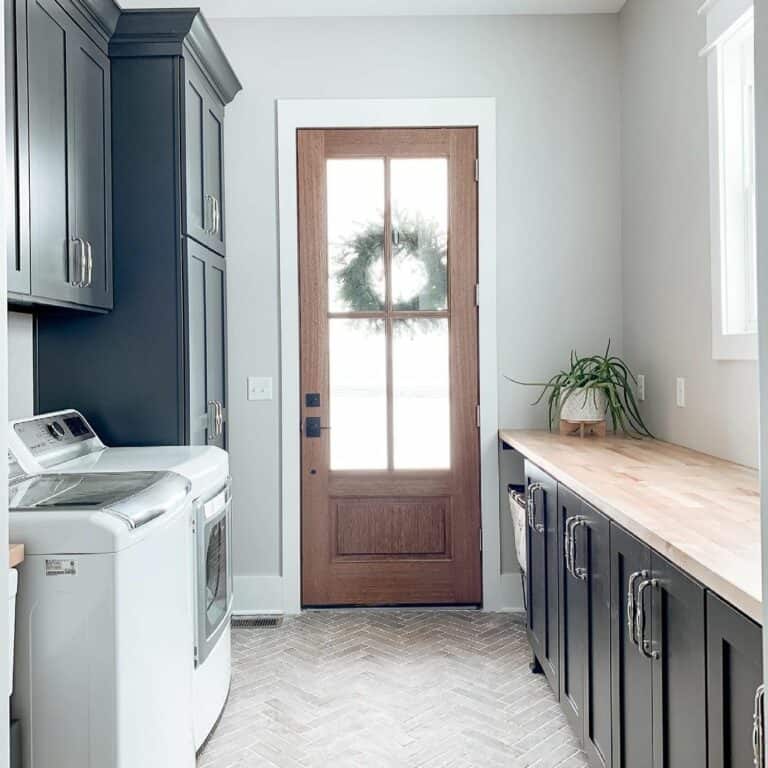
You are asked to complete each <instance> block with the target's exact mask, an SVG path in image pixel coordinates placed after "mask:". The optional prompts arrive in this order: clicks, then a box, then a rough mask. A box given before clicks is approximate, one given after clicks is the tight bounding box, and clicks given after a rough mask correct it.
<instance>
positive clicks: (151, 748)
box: [9, 459, 195, 768]
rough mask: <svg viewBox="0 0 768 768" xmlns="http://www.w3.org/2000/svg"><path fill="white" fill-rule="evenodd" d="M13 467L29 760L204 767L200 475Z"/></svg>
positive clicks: (60, 767)
mask: <svg viewBox="0 0 768 768" xmlns="http://www.w3.org/2000/svg"><path fill="white" fill-rule="evenodd" d="M9 470H10V473H9V474H10V481H9V526H10V534H11V538H12V540H13V541H18V542H21V543H23V544H24V546H25V550H26V553H25V559H24V562H23V563H22V564H21V566H20V588H19V593H18V597H17V604H16V615H17V619H16V641H17V642H16V653H15V656H16V659H15V681H14V682H15V685H14V693H13V696H12V698H11V712H12V717H14V718H18V719H19V720H20V721H21V734H22V744H23V749H22V752H23V764H24V765H25V766H26V768H107V767H109V768H137V766H142V768H168V767H169V766H170V767H172V768H193V766H194V764H195V748H194V738H193V732H192V711H191V710H192V701H191V682H192V681H191V676H190V674H189V669H190V665H191V664H192V649H191V647H190V644H189V631H190V627H191V625H192V605H191V600H190V599H189V598H190V594H189V580H188V577H187V572H188V569H189V568H190V567H191V565H190V551H191V537H192V534H191V526H190V524H189V521H190V514H191V496H190V484H189V482H188V481H187V480H186V479H185V478H183V477H181V476H179V475H175V474H172V473H167V472H136V473H120V474H104V473H102V474H97V475H93V474H84V475H79V474H74V473H73V474H66V475H56V474H43V475H37V476H29V475H26V474H25V473H24V472H23V471H22V470H21V469H20V468H19V467H18V465H17V464H16V463H15V462H13V461H12V460H10V459H9Z"/></svg>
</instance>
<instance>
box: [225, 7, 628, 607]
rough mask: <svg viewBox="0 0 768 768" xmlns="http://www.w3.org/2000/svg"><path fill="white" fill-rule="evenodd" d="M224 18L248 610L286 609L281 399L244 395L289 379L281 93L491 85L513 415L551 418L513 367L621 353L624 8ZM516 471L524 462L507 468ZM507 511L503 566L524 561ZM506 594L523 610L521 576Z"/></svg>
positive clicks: (233, 352)
mask: <svg viewBox="0 0 768 768" xmlns="http://www.w3.org/2000/svg"><path fill="white" fill-rule="evenodd" d="M212 26H213V28H214V31H215V33H216V35H217V36H218V38H219V39H220V41H221V43H222V45H223V47H224V49H225V51H226V53H227V55H228V56H229V57H230V59H231V61H232V64H233V65H234V68H235V70H236V71H237V73H238V75H239V77H240V78H241V79H242V81H243V86H244V89H243V92H242V93H241V94H239V95H238V97H237V98H236V99H235V101H234V103H233V104H232V105H231V106H230V107H229V108H228V114H227V128H226V140H227V147H226V151H227V168H226V171H227V190H226V192H227V211H228V215H229V219H228V226H229V230H228V233H227V237H228V258H227V263H228V291H229V297H228V298H229V334H230V337H229V365H230V369H229V370H230V425H231V441H230V448H231V460H232V474H233V477H234V483H235V488H234V493H235V498H236V500H237V501H236V507H235V509H234V516H235V519H234V534H235V535H234V565H235V573H236V596H237V605H236V608H238V609H240V610H253V609H257V608H262V609H264V608H279V607H280V601H281V585H280V578H279V574H280V568H281V563H280V495H279V490H280V486H279V482H280V467H279V456H280V434H279V426H280V425H279V402H278V400H277V399H276V400H274V401H272V402H247V401H246V399H245V392H246V389H245V386H246V376H247V375H249V374H251V375H264V376H272V377H273V378H274V380H275V391H276V392H277V391H279V389H278V388H279V338H278V330H279V307H278V253H277V210H276V202H275V198H276V162H275V150H276V147H275V100H276V99H279V98H288V97H317V98H323V97H366V98H370V97H377V96H379V97H440V96H451V97H453V96H495V97H496V99H497V107H498V222H499V223H498V242H499V250H498V283H497V290H498V300H499V324H498V331H499V337H498V343H499V360H500V372H499V377H500V398H499V399H500V403H499V405H500V423H501V424H503V425H505V426H510V427H524V426H538V427H541V426H544V415H543V412H542V411H541V410H533V409H531V408H530V407H529V403H530V401H531V399H532V394H533V393H532V392H531V391H528V390H523V389H520V388H516V387H514V386H513V385H511V384H509V383H508V382H506V381H505V380H504V379H503V374H510V375H514V376H517V377H522V378H534V379H536V378H541V377H543V376H547V375H549V374H551V372H552V371H553V370H555V369H557V368H559V367H560V366H561V365H562V364H563V362H564V361H565V360H566V359H567V357H566V356H567V354H568V351H569V349H570V348H571V347H572V346H576V347H577V348H578V349H579V350H582V351H584V352H592V351H596V350H599V349H601V348H602V347H603V346H604V344H605V342H606V337H607V336H609V335H610V336H611V337H613V339H614V342H615V344H616V348H617V349H620V348H621V342H622V339H621V326H622V317H621V259H620V257H619V253H620V177H619V162H620V161H619V50H618V39H619V36H618V19H617V17H616V16H615V15H613V16H581V17H579V16H569V17H558V16H549V17H533V16H518V17H484V18H480V17H463V18H450V17H432V18H386V19H381V18H357V19H301V20H298V19H297V20H237V21H227V20H216V19H214V20H212ZM564 329H565V330H564ZM505 462H506V459H505ZM503 473H504V475H505V476H509V477H512V476H513V475H514V474H516V467H515V466H513V465H510V466H507V465H506V463H505V465H504V466H503ZM502 479H505V478H502ZM503 520H504V526H505V528H504V534H503V535H504V539H503V550H504V552H503V562H504V564H505V569H506V570H509V571H514V570H516V568H515V565H514V553H513V540H512V536H511V529H510V528H509V527H508V526H507V525H506V523H507V520H506V514H503ZM509 589H510V591H509V602H510V605H519V600H520V593H519V581H518V579H517V578H514V577H510V579H509Z"/></svg>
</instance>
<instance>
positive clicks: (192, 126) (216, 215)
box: [184, 58, 225, 255]
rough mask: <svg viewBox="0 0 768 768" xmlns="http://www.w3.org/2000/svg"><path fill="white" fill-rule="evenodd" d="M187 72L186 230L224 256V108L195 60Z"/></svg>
mask: <svg viewBox="0 0 768 768" xmlns="http://www.w3.org/2000/svg"><path fill="white" fill-rule="evenodd" d="M184 73H185V84H184V116H185V130H184V148H185V149H184V151H185V156H186V157H185V162H186V188H187V194H186V216H185V228H186V233H187V234H188V235H189V236H190V237H192V238H194V239H195V240H197V241H198V242H199V243H202V244H203V245H205V246H206V247H207V248H210V249H211V250H212V251H215V252H216V253H219V254H221V255H224V252H225V251H224V226H225V224H224V221H225V214H224V107H223V105H222V104H221V102H220V100H219V99H218V97H217V96H216V94H215V92H214V91H213V89H212V86H211V85H210V83H209V82H208V80H207V78H206V77H205V75H204V74H203V72H202V70H201V69H200V68H199V67H198V66H197V64H196V63H195V62H194V61H193V60H191V59H189V58H185V59H184Z"/></svg>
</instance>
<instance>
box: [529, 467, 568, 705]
mask: <svg viewBox="0 0 768 768" xmlns="http://www.w3.org/2000/svg"><path fill="white" fill-rule="evenodd" d="M525 479H526V487H527V492H528V498H529V499H530V503H531V514H530V515H529V518H528V527H527V531H528V533H527V536H528V539H527V542H528V570H527V571H526V576H527V579H528V639H529V641H530V643H531V648H533V653H534V655H535V657H536V660H537V661H538V663H539V664H540V665H541V668H542V670H543V671H544V674H545V675H546V677H547V680H548V681H549V684H550V686H551V687H552V690H553V691H554V692H555V695H556V696H558V697H559V695H560V658H559V648H560V639H559V636H558V635H559V625H560V617H559V610H560V609H559V580H560V573H559V570H558V566H557V563H558V559H559V557H560V550H559V548H558V542H559V541H560V539H559V537H558V534H557V531H558V514H557V483H556V482H555V481H554V480H553V479H552V478H551V477H550V476H549V475H547V474H546V473H545V472H542V471H541V470H540V469H539V468H538V467H536V466H534V465H533V464H531V463H530V462H526V463H525Z"/></svg>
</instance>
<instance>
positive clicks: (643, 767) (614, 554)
mask: <svg viewBox="0 0 768 768" xmlns="http://www.w3.org/2000/svg"><path fill="white" fill-rule="evenodd" d="M610 538H611V616H612V619H613V627H612V635H611V678H612V686H611V689H612V690H611V707H612V718H611V721H612V728H613V739H612V749H613V764H614V765H615V766H621V768H649V766H651V765H652V761H653V749H652V747H653V734H652V718H651V713H652V682H651V681H652V674H651V673H652V667H651V662H650V660H649V659H647V658H646V657H645V656H643V655H642V654H641V653H640V649H639V647H638V645H637V642H636V641H635V632H634V630H633V628H631V627H630V626H629V625H628V621H627V616H628V611H627V604H628V602H631V598H629V597H628V596H629V594H630V586H632V587H633V589H632V595H634V596H636V595H637V587H638V585H639V583H640V581H641V580H642V579H647V578H648V577H649V576H650V569H651V552H650V550H649V549H648V547H646V546H645V545H644V544H642V543H641V542H639V541H638V540H637V539H635V538H634V537H633V536H630V535H629V534H628V533H626V532H625V531H623V530H622V529H620V528H618V527H617V526H615V525H611V526H610ZM650 608H651V601H650V598H649V596H647V595H646V600H645V611H646V616H647V617H648V622H646V631H647V632H648V634H649V636H650V633H651V631H652V628H651V627H650V626H648V624H649V623H650V618H651V615H650ZM632 627H634V624H632Z"/></svg>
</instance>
